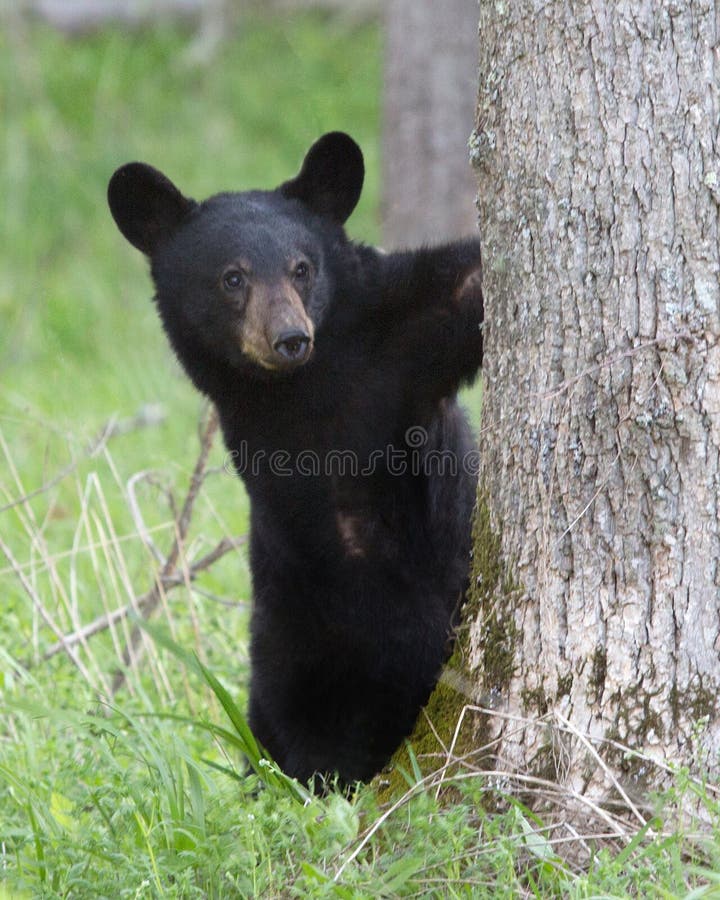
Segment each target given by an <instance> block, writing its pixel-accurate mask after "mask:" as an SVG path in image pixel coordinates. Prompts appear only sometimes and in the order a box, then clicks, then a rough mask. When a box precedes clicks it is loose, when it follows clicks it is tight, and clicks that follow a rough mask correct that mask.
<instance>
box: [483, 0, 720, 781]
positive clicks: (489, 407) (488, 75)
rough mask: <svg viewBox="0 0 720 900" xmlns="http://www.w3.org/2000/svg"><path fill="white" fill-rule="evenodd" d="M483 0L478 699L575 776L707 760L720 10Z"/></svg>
mask: <svg viewBox="0 0 720 900" xmlns="http://www.w3.org/2000/svg"><path fill="white" fill-rule="evenodd" d="M480 7H481V20H480V89H479V105H478V118H477V128H476V133H475V135H474V136H473V161H474V164H475V167H476V172H477V175H478V179H479V210H480V231H481V238H482V252H483V284H484V292H485V310H486V322H485V326H484V327H485V354H486V355H485V361H484V366H485V385H486V388H485V394H484V400H483V404H484V406H483V428H482V436H481V442H480V448H481V472H480V492H479V506H478V516H477V521H476V545H475V559H474V568H473V586H472V588H471V598H470V609H471V610H473V611H474V612H473V616H474V621H473V622H472V625H471V629H470V638H469V643H470V667H471V671H473V673H474V677H473V682H474V684H475V686H476V688H477V694H476V696H477V697H478V698H479V699H480V700H481V701H482V703H483V704H484V705H489V704H492V705H493V706H494V708H495V709H496V710H498V712H499V713H501V715H497V716H491V717H490V719H489V723H490V724H489V728H490V729H491V732H492V733H491V735H490V736H491V737H496V738H499V741H500V742H499V744H498V745H497V747H498V753H499V755H500V756H501V757H502V758H503V759H504V760H507V761H510V763H511V764H512V765H514V766H517V767H519V768H522V769H525V770H527V769H530V770H531V771H532V770H535V771H540V772H543V773H544V774H551V775H552V776H553V777H554V778H564V779H566V781H567V782H568V783H569V784H571V785H572V786H573V787H574V788H576V789H579V790H588V789H590V790H594V791H595V793H598V794H601V793H602V790H603V788H602V787H601V780H602V779H601V777H600V776H601V774H602V769H598V764H599V758H600V757H602V758H603V760H604V761H606V762H607V764H608V770H613V771H614V772H615V773H620V776H621V777H622V776H623V775H624V776H625V779H624V781H623V782H622V783H624V784H625V785H629V786H630V787H632V786H635V787H636V788H638V789H642V788H644V787H645V786H646V784H647V783H648V781H649V782H650V783H653V782H654V783H657V779H656V778H655V773H656V771H657V770H655V769H654V768H653V767H652V766H648V765H647V764H646V762H645V761H643V760H640V759H638V758H631V757H629V756H628V755H627V754H624V753H623V752H622V751H621V750H620V749H618V747H617V745H616V744H614V743H611V741H616V742H618V743H621V744H623V745H626V746H628V747H630V748H633V749H637V750H639V751H641V752H642V753H643V754H646V755H647V756H649V757H651V758H653V759H658V760H665V761H668V762H671V763H679V764H682V765H689V766H690V767H692V768H694V767H696V766H698V765H700V766H701V767H703V766H707V767H709V769H710V771H713V772H714V773H715V774H716V775H717V774H718V770H719V766H720V764H719V762H718V760H720V756H719V753H720V722H719V721H718V700H717V698H718V692H719V690H720V567H719V562H718V561H719V560H720V527H719V525H718V499H719V497H718V494H719V488H720V345H719V344H718V337H719V336H720V287H719V281H718V278H719V274H720V259H719V252H718V237H719V234H718V222H719V218H720V217H719V209H718V204H719V203H720V147H719V146H718V140H719V135H718V115H719V113H720V89H719V86H720V60H719V58H718V43H719V41H720V13H719V12H718V9H717V6H716V5H715V4H714V3H713V2H710V0H695V2H692V3H682V2H675V0H633V2H629V0H592V2H590V0H576V2H574V3H572V4H566V3H560V2H553V0H551V2H549V3H544V4H536V3H530V2H527V0H525V2H524V0H505V2H504V3H501V4H500V3H485V2H482V3H481V4H480ZM508 716H514V717H520V719H523V720H528V719H531V720H534V723H535V724H529V725H527V726H526V727H524V728H521V729H519V730H518V727H517V724H518V723H517V719H516V720H512V719H510V718H508ZM538 716H542V717H544V719H543V722H542V723H540V722H539V720H538ZM508 723H511V724H508ZM548 723H550V727H548ZM552 723H555V725H556V726H560V725H561V724H562V723H569V727H570V732H575V736H574V737H573V738H572V739H567V735H568V731H567V730H563V729H562V728H560V727H556V728H554V727H552ZM563 735H565V737H563ZM580 735H583V736H586V738H589V740H583V738H581V737H580ZM591 748H593V749H592V752H591ZM559 749H561V750H562V752H561V753H560V752H559ZM595 753H598V754H599V756H595ZM560 761H561V762H560Z"/></svg>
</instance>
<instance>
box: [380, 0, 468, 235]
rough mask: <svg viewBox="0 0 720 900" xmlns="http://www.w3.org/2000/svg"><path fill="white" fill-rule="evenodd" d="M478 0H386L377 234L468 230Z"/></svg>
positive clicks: (421, 233) (413, 233)
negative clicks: (380, 222)
mask: <svg viewBox="0 0 720 900" xmlns="http://www.w3.org/2000/svg"><path fill="white" fill-rule="evenodd" d="M477 23H478V12H477V0H442V2H437V3H427V2H424V3H423V2H418V0H390V2H389V3H387V5H386V7H385V29H386V34H385V96H384V113H383V148H382V150H383V240H384V241H385V243H386V244H387V245H388V246H389V247H398V246H411V245H416V244H419V243H423V242H431V241H434V242H438V241H442V240H447V239H448V238H450V237H454V236H459V235H462V234H466V233H470V232H473V231H474V230H475V228H476V224H475V223H476V217H477V216H476V212H475V208H474V204H473V197H474V195H475V184H474V179H473V176H472V171H471V168H470V165H469V163H468V151H467V140H468V136H469V133H470V126H471V123H472V120H473V110H474V106H475V99H476V94H477Z"/></svg>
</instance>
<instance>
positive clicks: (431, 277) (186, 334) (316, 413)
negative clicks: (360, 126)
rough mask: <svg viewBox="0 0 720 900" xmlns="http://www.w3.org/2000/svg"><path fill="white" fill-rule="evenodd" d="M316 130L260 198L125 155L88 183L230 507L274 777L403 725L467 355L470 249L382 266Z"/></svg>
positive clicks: (342, 754) (477, 301) (371, 756)
mask: <svg viewBox="0 0 720 900" xmlns="http://www.w3.org/2000/svg"><path fill="white" fill-rule="evenodd" d="M363 178H364V166H363V157H362V153H361V151H360V148H359V147H358V146H357V144H356V143H355V142H354V141H353V140H352V139H351V138H350V137H349V136H348V135H346V134H343V133H341V132H332V133H330V134H326V135H325V136H324V137H322V138H320V139H319V140H318V141H317V142H316V143H315V144H314V145H313V146H312V147H311V148H310V150H309V151H308V153H307V155H306V157H305V160H304V162H303V164H302V167H301V169H300V172H299V174H298V175H297V176H296V177H295V178H292V179H291V180H289V181H286V182H284V183H283V184H281V185H280V186H279V187H278V188H276V189H275V190H270V191H248V192H244V193H222V194H217V195H216V196H213V197H210V198H209V199H208V200H205V201H204V202H202V203H197V202H195V201H194V200H191V199H189V198H188V197H185V196H184V195H183V194H182V193H181V192H180V191H179V190H178V189H177V188H176V187H175V186H174V185H173V184H172V182H171V181H170V180H169V179H168V178H167V177H166V176H165V175H163V174H162V173H161V172H159V171H157V170H156V169H154V168H152V167H151V166H148V165H145V164H143V163H129V164H128V165H125V166H123V167H122V168H120V169H118V170H117V171H116V172H115V174H114V175H113V177H112V179H111V181H110V185H109V191H108V199H109V204H110V209H111V211H112V215H113V217H114V219H115V222H116V223H117V225H118V227H119V229H120V231H121V232H122V234H123V235H124V236H125V237H126V238H127V240H128V241H129V242H130V243H131V244H133V245H134V246H135V247H136V248H138V249H139V250H141V251H142V252H143V253H144V254H146V255H147V256H148V257H149V259H150V263H151V272H152V278H153V281H154V284H155V289H156V295H155V302H156V304H157V309H158V312H159V314H160V318H161V320H162V324H163V326H164V328H165V331H166V333H167V336H168V339H169V341H170V344H171V345H172V348H173V350H174V351H175V353H176V354H177V357H178V359H179V360H180V363H181V364H182V366H183V367H184V369H185V371H186V372H187V374H188V376H189V377H190V378H191V379H192V381H193V382H194V384H195V386H196V387H197V389H198V390H199V391H201V392H202V393H203V394H206V395H207V396H208V397H209V398H210V400H212V402H213V403H214V404H215V406H216V408H217V411H218V415H219V419H220V423H221V427H222V431H223V436H224V439H225V443H226V445H227V448H228V450H229V451H230V455H231V457H232V458H233V460H234V465H235V468H236V470H237V472H238V474H239V475H240V476H241V477H242V479H243V481H244V483H245V487H246V489H247V492H248V495H249V497H250V504H251V526H250V565H251V571H252V582H253V611H252V618H251V639H250V660H251V684H250V701H249V721H250V725H251V727H252V729H253V731H254V733H255V735H256V737H257V739H258V740H259V742H260V743H261V744H262V745H263V746H264V747H265V748H266V749H267V750H268V751H269V752H270V754H271V755H272V756H273V757H274V758H275V760H276V761H277V762H278V764H279V765H280V766H281V767H282V768H283V769H284V771H285V772H287V773H288V774H289V775H292V776H295V777H296V778H298V779H300V780H301V781H307V780H308V779H310V778H311V777H313V776H314V775H316V774H320V775H323V776H332V775H334V774H336V775H337V776H338V777H339V780H340V782H341V783H343V784H348V783H352V782H354V781H356V780H367V779H369V778H370V777H372V776H373V775H374V774H375V773H376V772H378V771H379V770H380V769H381V768H382V767H383V766H384V765H385V764H386V762H387V760H388V759H389V757H390V756H391V754H392V753H393V751H394V750H395V749H396V748H397V746H398V745H399V744H400V743H401V742H402V740H403V738H404V737H406V736H407V735H408V734H409V733H410V731H411V730H412V727H413V724H414V722H415V719H416V717H417V715H418V713H419V711H420V709H421V707H422V706H423V705H424V704H425V703H426V701H427V699H428V696H429V694H430V692H431V690H432V688H433V686H434V685H435V683H436V681H437V678H438V676H439V674H440V670H441V667H442V665H443V663H444V661H445V660H446V658H447V655H448V651H449V647H450V642H451V638H452V630H453V626H454V624H455V621H456V613H457V611H458V608H459V604H460V602H461V600H462V597H463V593H464V590H465V587H466V580H467V572H468V560H469V552H470V517H471V512H472V507H473V503H474V497H475V477H474V475H475V473H474V471H473V469H474V466H473V465H472V457H473V444H472V440H471V436H470V433H469V429H468V426H467V423H466V421H465V419H464V416H463V414H462V413H461V411H460V410H459V408H458V406H457V405H456V403H455V393H456V391H457V389H458V387H459V386H460V385H461V384H462V383H469V382H470V381H472V379H473V377H474V376H475V375H476V373H477V371H478V367H479V366H480V363H481V360H482V331H481V324H482V319H483V305H482V296H481V293H480V287H479V277H478V276H479V270H480V249H479V242H478V241H477V240H474V239H469V240H463V241H457V242H454V243H449V244H445V245H443V246H438V247H427V248H421V249H418V250H401V251H399V252H393V253H387V254H386V253H383V252H381V251H379V250H377V249H375V248H373V247H368V246H364V245H362V244H357V243H354V242H352V241H351V240H349V239H348V237H347V236H346V234H345V231H344V228H343V225H344V223H345V221H346V219H347V218H348V217H349V216H350V214H351V213H352V211H353V209H354V208H355V205H356V203H357V201H358V198H359V196H360V192H361V189H362V184H363Z"/></svg>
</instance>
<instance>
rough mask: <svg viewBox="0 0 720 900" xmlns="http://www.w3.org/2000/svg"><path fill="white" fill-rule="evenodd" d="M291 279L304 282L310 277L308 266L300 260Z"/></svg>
mask: <svg viewBox="0 0 720 900" xmlns="http://www.w3.org/2000/svg"><path fill="white" fill-rule="evenodd" d="M293 277H294V278H295V279H296V280H297V281H305V279H306V278H309V277H310V266H309V265H308V264H307V263H306V262H305V261H304V260H300V262H299V263H297V265H296V266H295V269H294V270H293Z"/></svg>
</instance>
